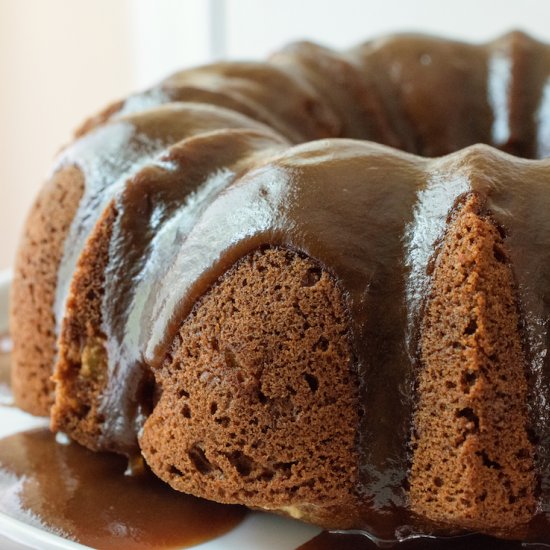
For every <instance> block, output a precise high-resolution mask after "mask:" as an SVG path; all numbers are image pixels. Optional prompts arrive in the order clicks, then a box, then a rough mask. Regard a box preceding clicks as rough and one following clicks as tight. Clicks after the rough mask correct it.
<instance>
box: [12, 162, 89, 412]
mask: <svg viewBox="0 0 550 550" xmlns="http://www.w3.org/2000/svg"><path fill="white" fill-rule="evenodd" d="M83 191H84V182H83V177H82V173H81V172H80V170H79V169H78V168H76V167H73V166H69V167H66V168H63V169H61V170H59V171H58V172H57V173H56V174H54V176H53V177H52V178H51V179H50V180H49V181H48V182H47V183H46V185H45V186H44V187H43V188H42V190H41V192H40V194H39V196H38V198H37V200H36V202H35V204H34V206H33V208H32V209H31V212H30V214H29V217H28V219H27V222H26V224H25V228H24V232H23V235H22V239H21V242H20V246H19V252H18V255H17V258H16V261H15V268H14V277H13V284H12V294H11V308H12V314H11V316H10V318H11V320H12V323H11V327H10V333H11V336H12V339H13V341H14V349H13V359H12V361H13V362H12V386H13V393H14V396H15V401H16V404H17V406H19V407H21V408H22V409H24V410H25V411H27V412H30V413H32V414H36V415H42V416H46V415H48V414H49V409H50V406H51V404H52V402H53V383H52V382H51V380H50V377H51V375H52V368H53V367H52V365H53V364H54V360H55V355H56V337H55V319H54V314H53V304H54V299H55V289H56V285H57V272H58V269H59V263H60V261H61V257H62V256H63V245H64V242H65V237H66V236H67V233H68V231H69V227H70V224H71V221H72V219H73V217H74V214H75V212H76V209H77V206H78V203H79V202H80V198H81V197H82V193H83Z"/></svg>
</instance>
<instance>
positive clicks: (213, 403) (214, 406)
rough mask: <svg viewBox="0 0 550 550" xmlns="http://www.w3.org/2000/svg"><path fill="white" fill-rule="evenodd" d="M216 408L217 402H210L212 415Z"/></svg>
mask: <svg viewBox="0 0 550 550" xmlns="http://www.w3.org/2000/svg"><path fill="white" fill-rule="evenodd" d="M217 410H218V404H217V403H216V402H215V401H213V402H212V403H210V414H211V415H212V416H214V415H215V414H216V411H217Z"/></svg>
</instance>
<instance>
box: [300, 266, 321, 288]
mask: <svg viewBox="0 0 550 550" xmlns="http://www.w3.org/2000/svg"><path fill="white" fill-rule="evenodd" d="M320 279H321V270H320V269H319V268H318V267H310V268H309V269H308V270H307V271H306V272H305V274H304V276H303V277H302V286H306V287H307V286H315V285H316V284H317V283H318V282H319V280H320Z"/></svg>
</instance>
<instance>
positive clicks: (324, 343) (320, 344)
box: [313, 336, 328, 351]
mask: <svg viewBox="0 0 550 550" xmlns="http://www.w3.org/2000/svg"><path fill="white" fill-rule="evenodd" d="M318 349H319V350H321V351H327V349H328V340H327V339H326V338H325V337H324V336H321V337H320V338H319V340H317V342H315V345H314V346H313V350H314V351H315V350H318Z"/></svg>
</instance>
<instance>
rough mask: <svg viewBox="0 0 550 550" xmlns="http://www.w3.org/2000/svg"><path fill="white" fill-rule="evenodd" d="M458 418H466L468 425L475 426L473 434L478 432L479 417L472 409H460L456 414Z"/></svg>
mask: <svg viewBox="0 0 550 550" xmlns="http://www.w3.org/2000/svg"><path fill="white" fill-rule="evenodd" d="M456 416H457V418H465V419H466V420H467V421H468V423H470V424H473V430H471V431H473V432H477V431H478V430H479V417H478V416H477V414H475V413H474V410H473V409H472V408H470V407H466V408H464V409H460V410H459V411H458V412H457V413H456Z"/></svg>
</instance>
